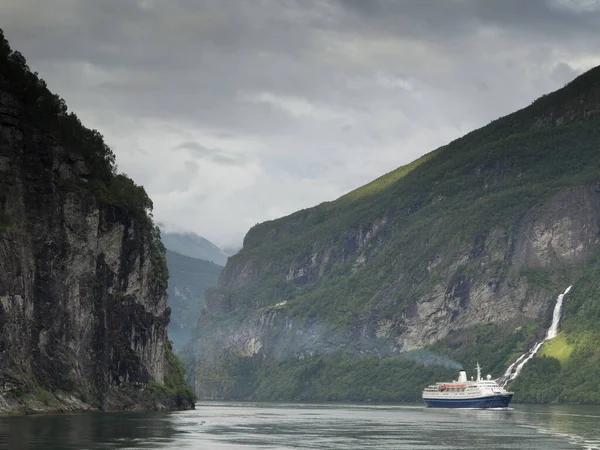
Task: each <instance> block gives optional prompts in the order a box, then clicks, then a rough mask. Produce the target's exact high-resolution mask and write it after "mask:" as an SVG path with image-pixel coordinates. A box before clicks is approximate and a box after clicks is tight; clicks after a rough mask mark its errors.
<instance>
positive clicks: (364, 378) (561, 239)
mask: <svg viewBox="0 0 600 450" xmlns="http://www.w3.org/2000/svg"><path fill="white" fill-rule="evenodd" d="M599 148H600V68H595V69H593V70H591V71H589V72H587V73H585V74H583V75H581V76H580V77H578V78H577V79H575V80H574V81H572V82H571V83H569V84H568V85H567V86H565V87H564V88H563V89H560V90H558V91H556V92H554V93H552V94H549V95H546V96H543V97H542V98H540V99H538V100H537V101H535V102H534V103H532V104H531V105H530V106H528V107H526V108H524V109H522V110H519V111H517V112H515V113H513V114H510V115H508V116H506V117H503V118H500V119H498V120H496V121H494V122H492V123H490V124H489V125H487V126H485V127H483V128H481V129H478V130H476V131H473V132H471V133H469V134H467V135H465V136H464V137H461V138H460V139H457V140H455V141H453V142H451V143H449V144H448V145H446V146H443V147H441V148H438V149H437V150H434V151H432V152H431V153H429V154H427V155H425V156H423V157H421V158H419V159H418V160H416V161H414V162H412V163H411V164H408V165H406V166H403V167H400V168H398V169H396V170H394V171H393V172H390V173H388V174H386V175H384V176H382V177H381V178H378V179H377V180H375V181H373V182H371V183H369V184H367V185H366V186H363V187H361V188H359V189H357V190H355V191H353V192H350V193H349V194H347V195H345V196H343V197H341V198H339V199H337V200H335V201H332V202H326V203H323V204H320V205H318V206H316V207H314V208H309V209H305V210H302V211H298V212H296V213H294V214H292V215H290V216H287V217H284V218H281V219H278V220H273V221H269V222H265V223H262V224H259V225H257V226H255V227H253V228H252V229H251V230H250V231H249V232H248V234H247V235H246V237H245V239H244V245H243V248H242V249H241V251H240V252H239V253H237V254H236V255H235V256H232V257H230V258H229V260H228V262H227V265H226V267H225V269H224V271H223V273H222V274H221V277H220V280H219V286H218V289H217V290H215V291H214V292H211V293H210V294H209V295H208V296H207V300H206V303H207V311H206V313H205V314H203V316H202V317H201V319H200V324H199V328H198V330H197V332H196V337H195V341H194V344H193V348H194V355H195V369H194V370H195V377H194V380H193V381H194V382H195V386H196V390H197V393H198V394H199V395H200V396H201V397H203V398H231V399H253V400H259V399H260V400H267V399H277V400H396V401H400V400H418V399H419V397H420V393H421V389H422V388H423V386H424V385H426V384H427V383H428V382H431V381H433V380H435V379H439V378H443V379H452V378H453V377H454V378H455V377H456V368H457V367H459V366H460V365H463V366H464V367H466V368H467V369H469V370H472V367H474V366H475V363H476V362H477V361H479V362H480V363H481V365H482V366H483V367H484V370H485V371H486V372H488V373H491V374H492V375H493V376H494V377H497V376H500V375H501V374H502V373H503V372H504V370H505V369H506V368H507V366H508V365H509V364H510V363H511V362H513V361H514V360H515V359H516V358H517V357H518V356H519V355H520V354H522V353H523V352H524V351H526V350H527V349H529V348H530V347H531V346H533V345H534V343H535V342H536V341H538V340H539V338H540V337H541V336H543V334H544V333H545V329H546V328H547V327H548V326H549V324H550V321H551V316H552V310H553V307H554V304H555V301H556V298H557V295H558V294H560V293H562V292H563V291H564V290H565V288H566V287H567V286H569V285H573V289H572V290H571V292H570V293H569V294H568V295H567V296H566V297H565V304H564V309H563V320H562V322H561V329H562V331H561V333H560V334H559V336H558V337H557V338H555V339H554V340H551V341H548V342H547V343H546V344H545V345H544V347H543V348H542V351H541V353H540V354H539V357H536V358H534V359H533V360H532V362H531V363H530V364H529V365H527V366H525V369H524V370H523V372H522V373H521V375H520V376H519V377H518V378H517V379H516V380H515V381H514V382H513V383H512V385H509V388H511V387H512V388H514V389H515V391H516V395H515V400H516V401H518V400H521V401H544V402H551V401H558V402H600V388H599V387H598V383H597V380H598V378H599V376H600V373H599V371H600V366H599V365H598V364H597V360H598V358H600V350H598V349H599V348H600V331H599V329H598V327H597V320H598V319H600V295H599V294H600V288H599V287H598V284H597V281H596V280H597V279H598V276H599V275H600V258H599V244H600V183H599V180H600V151H599V150H598V149H599ZM542 355H543V356H542ZM546 369H547V370H546Z"/></svg>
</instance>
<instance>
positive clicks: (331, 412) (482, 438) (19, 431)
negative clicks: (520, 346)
mask: <svg viewBox="0 0 600 450" xmlns="http://www.w3.org/2000/svg"><path fill="white" fill-rule="evenodd" d="M196 408H197V409H196V410H195V411H185V412H173V413H88V414H76V415H47V416H29V417H4V418H0V448H9V449H15V450H20V449H36V450H38V449H48V450H56V449H65V450H67V449H112V448H115V449H149V448H156V449H171V448H173V449H216V450H219V449H232V450H242V449H353V450H354V449H461V450H462V449H467V448H468V449H544V450H548V449H600V407H584V406H530V405H515V406H514V407H513V408H512V409H509V410H503V411H490V410H439V409H427V408H424V407H421V406H415V405H410V406H401V405H399V406H369V405H331V404H327V405H298V404H269V403H216V402H214V403H199V404H198V405H197V407H196Z"/></svg>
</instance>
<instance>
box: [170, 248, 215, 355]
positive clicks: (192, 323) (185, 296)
mask: <svg viewBox="0 0 600 450" xmlns="http://www.w3.org/2000/svg"><path fill="white" fill-rule="evenodd" d="M167 265H168V267H169V287H168V288H167V294H168V296H169V306H170V307H171V321H170V322H169V338H170V339H171V340H172V341H173V344H174V345H175V348H176V349H183V348H184V347H185V346H186V345H187V344H188V343H189V340H190V337H191V333H192V330H193V329H194V328H195V327H196V324H197V322H198V319H199V318H200V312H201V311H202V309H203V308H204V305H205V302H204V294H205V292H206V291H207V290H208V289H210V288H213V287H216V286H217V281H218V280H219V274H220V273H221V271H222V270H223V267H222V266H218V265H217V264H214V263H212V262H210V261H203V260H201V259H196V258H190V257H189V256H184V255H180V254H179V253H176V252H172V251H171V250H167Z"/></svg>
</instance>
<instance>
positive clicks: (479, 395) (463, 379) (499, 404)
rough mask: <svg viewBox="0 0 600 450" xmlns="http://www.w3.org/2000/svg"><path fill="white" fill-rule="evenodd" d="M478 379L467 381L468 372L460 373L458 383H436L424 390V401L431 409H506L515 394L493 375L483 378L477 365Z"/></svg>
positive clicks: (462, 371)
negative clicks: (501, 384) (500, 383)
mask: <svg viewBox="0 0 600 450" xmlns="http://www.w3.org/2000/svg"><path fill="white" fill-rule="evenodd" d="M476 369H477V379H476V380H473V378H472V377H471V380H467V372H465V371H464V370H461V371H460V372H459V373H458V381H452V382H445V383H436V384H432V385H430V386H427V387H426V388H425V389H424V390H423V401H424V402H425V404H426V405H427V406H429V407H430V408H506V407H508V404H509V403H510V401H511V399H512V396H513V393H512V392H507V391H506V390H504V388H502V387H501V386H500V385H499V384H498V383H497V382H496V381H495V380H492V377H491V375H488V376H487V377H486V379H485V380H484V379H483V378H481V366H480V365H479V363H477V367H476Z"/></svg>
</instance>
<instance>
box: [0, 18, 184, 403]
mask: <svg viewBox="0 0 600 450" xmlns="http://www.w3.org/2000/svg"><path fill="white" fill-rule="evenodd" d="M151 208H152V201H151V200H150V199H149V198H148V196H147V195H146V192H145V191H144V189H143V188H142V187H140V186H137V185H136V184H135V183H134V182H133V181H132V180H131V179H129V178H127V177H126V176H125V175H121V174H117V173H116V169H115V165H114V155H113V153H112V151H111V150H110V149H109V148H108V146H107V145H106V144H105V143H104V141H103V138H102V135H101V134H100V133H99V132H98V131H96V130H90V129H88V128H85V127H84V126H83V125H82V124H81V122H80V121H79V119H78V118H77V116H76V115H75V114H73V113H69V112H67V107H66V104H65V102H64V100H62V99H61V98H60V97H58V96H57V95H54V94H52V93H51V92H50V91H49V90H48V89H47V88H46V84H45V83H44V81H43V80H41V79H40V78H39V77H38V75H37V74H36V73H32V72H31V71H30V70H29V68H28V66H27V63H26V61H25V58H24V57H23V56H22V55H21V54H20V53H18V52H13V51H12V50H11V49H10V47H9V45H8V42H7V41H6V40H5V39H4V35H3V33H2V31H1V30H0V413H16V412H47V411H74V410H85V409H102V410H123V409H173V408H193V395H192V393H191V391H189V390H188V389H187V387H186V386H185V382H184V379H183V372H182V367H181V365H180V364H179V362H178V361H177V359H176V358H175V357H174V355H173V354H172V352H171V348H170V344H169V341H168V337H167V325H168V323H169V308H168V306H167V295H166V284H167V279H168V271H167V266H166V261H165V249H164V247H163V246H162V243H161V242H160V232H159V230H158V228H156V227H155V226H154V224H153V222H152V220H151V216H150V211H151Z"/></svg>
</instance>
